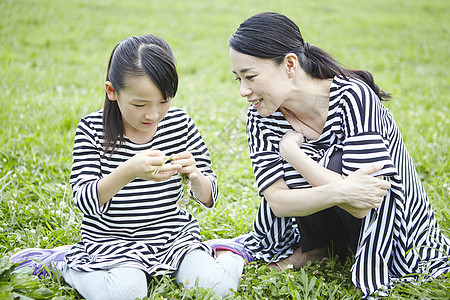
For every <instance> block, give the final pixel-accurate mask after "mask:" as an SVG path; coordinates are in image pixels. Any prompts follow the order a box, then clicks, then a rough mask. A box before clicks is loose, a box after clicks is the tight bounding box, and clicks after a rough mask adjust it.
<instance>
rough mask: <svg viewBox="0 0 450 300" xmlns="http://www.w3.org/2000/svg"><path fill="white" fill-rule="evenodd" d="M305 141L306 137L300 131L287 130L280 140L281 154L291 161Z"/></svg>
mask: <svg viewBox="0 0 450 300" xmlns="http://www.w3.org/2000/svg"><path fill="white" fill-rule="evenodd" d="M304 141H305V137H304V136H303V134H301V133H300V132H296V131H288V132H286V133H285V134H284V135H283V137H282V138H281V140H280V144H279V148H280V149H279V150H280V155H281V156H282V157H283V158H284V159H285V160H286V161H288V162H289V160H290V159H291V157H292V156H293V154H294V153H295V151H298V149H299V148H300V146H301V145H302V144H303V142H304Z"/></svg>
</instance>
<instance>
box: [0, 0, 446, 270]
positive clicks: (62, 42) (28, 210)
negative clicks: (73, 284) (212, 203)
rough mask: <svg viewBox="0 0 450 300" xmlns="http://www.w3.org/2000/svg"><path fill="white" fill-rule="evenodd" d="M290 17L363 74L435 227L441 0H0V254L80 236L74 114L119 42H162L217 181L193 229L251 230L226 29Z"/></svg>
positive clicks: (439, 179) (250, 198)
mask: <svg viewBox="0 0 450 300" xmlns="http://www.w3.org/2000/svg"><path fill="white" fill-rule="evenodd" d="M262 11H276V12H279V13H283V14H286V15H287V16H288V17H290V18H291V19H292V20H293V21H294V22H296V23H297V25H298V26H299V27H300V30H301V32H302V34H303V36H304V38H305V40H306V41H308V42H309V43H311V44H313V45H316V46H319V47H321V48H323V49H325V50H326V51H328V52H329V53H330V54H331V55H333V56H334V57H335V58H337V59H338V60H339V61H340V62H342V63H343V65H345V66H346V67H349V68H355V69H366V70H369V71H371V72H372V74H373V75H374V77H375V80H376V82H377V83H378V84H379V85H380V86H381V88H382V89H384V90H386V91H388V92H391V93H392V94H393V96H394V100H392V101H391V102H389V103H387V104H386V105H387V106H388V107H389V109H390V110H391V112H392V113H393V115H394V117H395V119H396V121H397V123H398V125H399V127H400V129H401V130H402V133H403V136H404V139H405V142H406V144H407V147H408V149H409V151H410V154H411V155H412V157H413V159H414V161H415V163H416V168H417V170H418V172H419V175H420V177H421V179H422V181H423V184H424V186H425V189H426V190H427V192H428V194H429V197H430V201H431V202H432V204H433V206H434V208H435V214H436V216H437V219H438V221H439V223H440V224H441V227H442V228H443V230H444V231H445V232H446V233H447V234H449V231H450V207H449V193H450V187H449V185H448V184H449V182H448V178H449V176H448V175H449V158H448V154H449V104H450V101H449V100H450V97H449V94H448V92H447V91H448V89H449V88H450V81H449V79H450V77H449V73H448V68H449V63H448V61H449V49H450V39H449V28H450V26H449V25H450V24H449V23H450V22H449V21H448V20H449V18H448V16H449V12H450V6H449V4H448V2H447V1H444V0H428V1H419V0H415V1H408V0H395V1H394V0H381V1H351V0H342V1H329V0H318V1H298V0H285V1H281V0H280V1H278V0H265V1H264V0H259V1H256V0H249V1H236V0H228V1H203V0H195V1H189V0H186V1H175V0H165V1H137V0H136V1H112V0H111V1H107V0H100V1H87V0H74V1H51V0H40V1H37V0H28V1H27V0H0V44H1V45H0V95H1V96H0V103H1V106H0V254H1V255H2V256H6V255H10V254H11V253H13V252H15V251H17V250H18V249H22V248H26V247H44V248H49V247H53V246H58V245H61V244H68V243H74V242H76V241H78V240H79V238H80V236H79V232H78V224H79V222H80V219H81V215H80V213H79V212H78V211H77V210H76V209H75V208H74V206H73V204H72V199H71V190H70V187H69V186H68V176H69V173H70V167H71V152H72V143H73V136H74V132H75V128H76V125H77V123H78V121H79V119H80V118H81V117H82V116H83V115H85V114H87V113H89V112H91V111H93V110H95V109H98V108H100V107H101V106H102V105H103V100H104V89H103V84H104V80H105V72H106V65H107V61H108V58H109V55H110V53H111V51H112V49H113V47H114V46H115V45H116V44H117V43H118V42H119V41H121V40H122V39H124V38H125V37H128V36H131V35H143V34H148V33H152V34H155V35H159V36H161V37H163V38H164V39H165V40H166V41H167V42H168V43H169V44H170V45H171V47H172V49H173V50H174V53H175V57H176V60H177V67H178V72H179V77H180V86H179V90H178V94H177V96H176V98H175V100H174V102H173V105H174V106H178V107H182V108H184V109H185V110H186V111H187V112H188V113H189V115H190V116H191V117H192V118H193V119H194V121H195V122H196V124H197V126H198V127H199V129H200V131H201V133H202V135H203V137H204V139H205V141H206V143H207V145H208V147H209V148H210V152H211V156H212V159H213V164H214V165H213V167H214V170H215V171H216V173H217V174H218V176H219V187H220V191H221V195H220V203H219V204H218V206H217V208H216V209H215V210H214V211H210V212H207V211H204V210H202V209H200V208H198V207H197V206H192V207H191V208H190V209H191V210H192V212H193V213H194V214H195V215H196V216H197V217H198V218H199V221H200V224H201V226H202V235H203V236H204V237H205V238H207V239H209V238H217V237H223V238H227V237H233V236H236V235H238V234H241V233H245V232H248V231H249V230H251V227H252V222H253V218H254V216H255V214H256V209H257V207H258V204H259V197H258V196H257V193H256V191H255V186H254V178H253V173H252V170H251V166H250V160H249V158H248V150H247V142H246V137H245V110H246V106H247V104H246V101H244V100H243V99H241V98H240V97H239V88H238V84H237V83H236V82H235V81H234V76H233V75H232V73H231V66H230V63H229V57H228V52H229V49H228V45H227V40H228V37H229V36H230V35H231V34H232V33H233V32H234V31H235V30H236V29H237V27H238V26H239V24H240V23H241V22H242V21H244V20H245V19H246V18H248V17H249V16H251V15H253V14H256V13H259V12H262ZM255 276H258V275H255Z"/></svg>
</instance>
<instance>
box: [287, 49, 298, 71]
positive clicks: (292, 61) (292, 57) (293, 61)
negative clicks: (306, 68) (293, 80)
mask: <svg viewBox="0 0 450 300" xmlns="http://www.w3.org/2000/svg"><path fill="white" fill-rule="evenodd" d="M284 64H285V65H286V70H287V74H288V76H289V77H293V76H294V75H295V71H297V67H298V57H297V55H296V54H295V53H288V54H286V56H285V57H284Z"/></svg>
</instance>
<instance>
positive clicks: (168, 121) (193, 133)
mask: <svg viewBox="0 0 450 300" xmlns="http://www.w3.org/2000/svg"><path fill="white" fill-rule="evenodd" d="M102 116H103V110H102V109H101V110H98V111H95V112H93V113H91V114H89V115H87V116H85V117H84V118H82V119H81V121H80V123H79V125H78V128H77V130H76V134H75V142H74V149H73V165H72V172H71V175H70V185H71V187H72V189H73V196H74V201H75V204H76V206H77V207H78V208H79V209H80V210H81V212H82V213H83V221H82V225H81V232H82V236H83V241H82V242H80V243H78V244H76V245H74V247H73V248H72V249H71V251H70V252H69V253H68V255H67V256H66V261H67V262H68V265H69V267H70V268H73V269H75V270H82V271H93V270H101V269H110V268H113V267H117V266H121V267H135V268H139V269H141V270H143V271H145V272H147V273H148V274H150V275H160V274H168V273H171V272H173V271H175V270H176V269H177V267H178V266H179V263H180V262H181V259H182V258H183V256H184V255H185V254H186V253H187V252H188V251H190V250H192V249H195V248H200V249H204V250H205V251H207V252H208V253H210V254H212V250H211V249H210V248H209V247H208V246H206V245H204V244H202V243H201V237H200V229H199V225H198V221H197V220H196V219H195V218H194V217H193V216H192V215H191V214H189V213H188V212H187V211H186V210H184V209H182V207H180V205H179V201H180V200H181V199H182V198H183V190H182V183H181V177H180V176H179V175H175V176H173V177H172V178H170V179H169V180H167V181H164V182H154V181H148V180H143V179H139V178H138V179H135V180H133V181H132V182H130V183H129V184H127V185H126V186H125V187H124V188H123V189H122V190H121V191H119V192H118V193H117V194H116V195H115V196H114V197H113V198H112V199H111V200H110V201H108V202H107V203H106V204H104V205H103V206H99V201H98V195H97V183H98V181H99V180H100V179H101V178H102V177H104V176H106V175H108V174H110V173H111V172H112V171H113V170H114V169H115V168H117V167H118V166H119V165H120V164H121V163H123V162H125V161H126V160H128V159H129V158H131V157H132V156H134V155H135V154H137V153H139V152H141V151H144V150H147V149H158V150H161V151H162V152H163V153H165V154H166V155H171V154H175V153H180V152H182V151H189V152H191V153H192V154H193V156H194V158H195V160H196V165H197V167H198V169H199V170H200V171H201V172H202V173H203V174H204V175H205V176H206V177H207V178H208V179H209V180H210V182H211V186H212V196H213V202H214V204H215V202H216V200H217V197H218V188H217V178H216V175H215V174H214V172H213V171H212V169H211V161H210V157H209V152H208V149H207V147H206V145H205V143H204V142H203V139H202V137H201V135H200V133H199V131H198V129H197V128H196V126H195V124H194V122H193V121H192V120H191V118H190V117H189V116H188V115H187V114H186V113H185V112H184V111H183V110H181V109H178V108H174V107H172V108H170V109H169V111H168V112H167V114H166V116H165V117H164V119H163V120H161V122H160V123H159V124H158V129H157V131H156V133H155V135H154V137H153V138H152V140H151V141H149V142H147V143H144V144H136V143H134V142H132V141H131V140H129V139H127V138H126V137H125V142H124V143H123V145H121V146H119V147H118V148H116V150H115V152H114V153H113V154H112V155H110V154H106V155H104V149H103V146H102V145H103V122H102ZM198 202H199V201H198ZM199 203H200V204H201V202H199ZM202 205H203V204H202ZM203 206H204V205H203Z"/></svg>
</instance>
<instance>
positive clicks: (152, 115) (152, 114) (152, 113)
mask: <svg viewBox="0 0 450 300" xmlns="http://www.w3.org/2000/svg"><path fill="white" fill-rule="evenodd" d="M144 117H145V118H146V119H147V120H150V121H156V120H157V119H158V111H156V110H149V111H147V112H146V113H145V115H144Z"/></svg>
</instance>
